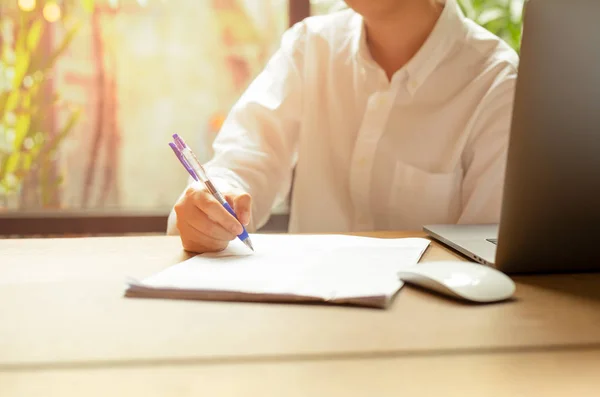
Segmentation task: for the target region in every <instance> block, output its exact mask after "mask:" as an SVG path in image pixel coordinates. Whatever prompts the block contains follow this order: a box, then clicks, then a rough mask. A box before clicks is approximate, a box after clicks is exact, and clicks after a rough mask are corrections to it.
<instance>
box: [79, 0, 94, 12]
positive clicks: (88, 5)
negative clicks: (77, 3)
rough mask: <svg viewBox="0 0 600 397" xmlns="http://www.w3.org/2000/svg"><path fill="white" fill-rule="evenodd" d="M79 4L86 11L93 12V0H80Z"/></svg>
mask: <svg viewBox="0 0 600 397" xmlns="http://www.w3.org/2000/svg"><path fill="white" fill-rule="evenodd" d="M81 5H83V8H84V9H85V10H86V11H87V12H89V13H92V12H94V0H81Z"/></svg>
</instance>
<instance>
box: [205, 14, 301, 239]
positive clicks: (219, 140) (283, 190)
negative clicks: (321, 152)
mask: <svg viewBox="0 0 600 397" xmlns="http://www.w3.org/2000/svg"><path fill="white" fill-rule="evenodd" d="M304 41H305V28H304V25H303V23H298V24H296V25H295V26H293V27H292V28H290V29H289V30H288V31H286V32H285V33H284V35H283V38H282V41H281V45H280V47H279V49H278V50H277V51H276V52H275V54H274V55H273V56H272V57H271V59H270V60H269V62H268V63H267V65H266V67H265V68H264V70H263V71H262V72H261V73H260V74H259V75H258V76H257V77H256V79H255V80H254V81H253V82H252V83H251V84H250V86H249V87H248V89H247V90H246V91H245V93H244V94H243V95H242V96H241V98H240V99H239V100H238V102H237V103H236V104H235V105H234V107H233V108H232V110H231V112H230V113H229V115H228V117H227V119H226V120H225V122H224V124H223V127H222V129H221V131H220V132H219V134H218V135H217V137H216V139H215V141H214V144H213V148H214V156H213V158H212V159H211V160H210V161H209V162H208V163H207V165H206V168H207V172H208V173H209V175H210V177H211V178H213V179H215V183H216V184H217V185H221V186H222V187H224V188H225V189H226V188H227V185H229V186H230V187H233V188H237V189H241V190H243V191H245V192H247V193H249V194H250V195H251V196H252V201H253V205H252V217H251V218H252V221H251V225H250V229H251V230H255V229H257V228H259V227H260V226H262V225H264V223H266V221H267V220H268V219H269V216H270V213H271V210H272V207H273V205H274V204H275V203H276V201H277V199H283V198H285V196H286V195H287V193H288V191H289V188H290V185H291V178H292V170H293V166H294V162H295V154H296V150H297V141H298V134H299V123H300V115H301V113H302V109H301V106H302V76H301V69H302V63H303V57H304Z"/></svg>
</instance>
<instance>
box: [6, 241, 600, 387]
mask: <svg viewBox="0 0 600 397" xmlns="http://www.w3.org/2000/svg"><path fill="white" fill-rule="evenodd" d="M412 235H414V234H412ZM378 236H381V237H392V236H395V237H403V236H407V235H406V234H390V233H383V234H378ZM0 255H1V256H0V319H1V321H0V395H2V396H5V395H9V396H12V395H19V396H20V395H28V394H27V391H28V390H29V391H32V392H33V391H34V390H35V387H38V386H39V387H42V386H40V385H47V386H48V387H56V390H59V391H61V390H62V391H64V390H65V388H67V387H69V382H75V383H77V382H78V381H81V382H82V384H86V385H97V388H95V389H94V390H85V393H86V394H87V395H89V394H93V393H96V392H97V393H98V395H114V393H108V392H106V393H104V394H102V393H101V391H108V390H109V388H110V387H111V382H112V381H109V380H111V379H112V380H114V381H115V382H117V383H118V384H120V383H119V382H122V383H123V385H124V387H125V390H129V389H127V387H130V388H131V389H130V390H131V392H130V393H125V392H124V393H122V394H123V395H125V394H127V395H136V393H137V394H140V395H159V394H156V392H154V393H155V394H152V393H153V392H150V390H161V385H162V386H164V387H169V385H171V384H179V385H184V384H185V385H188V386H189V388H184V389H181V393H177V394H178V395H187V394H186V393H188V394H189V395H194V392H193V391H196V392H198V391H200V389H201V388H202V387H205V385H213V387H215V388H216V387H220V386H224V385H223V383H222V382H225V381H226V379H228V378H230V377H231V379H236V385H237V386H231V387H232V388H233V387H240V389H239V390H244V388H243V387H244V385H245V386H247V387H250V388H251V387H252V385H254V386H256V387H258V386H261V387H265V389H268V390H267V391H269V390H271V391H272V392H273V394H274V395H275V394H277V393H276V391H277V390H278V388H283V387H284V386H285V385H286V383H288V384H289V383H290V382H292V383H294V384H296V383H297V382H304V381H306V382H307V383H306V387H305V388H303V389H298V392H299V391H300V390H308V391H310V390H313V389H311V387H314V388H315V389H314V390H320V389H323V390H328V391H329V390H331V393H329V392H327V393H323V394H332V393H336V392H337V391H340V390H345V391H349V389H352V385H353V384H356V389H353V390H350V391H351V392H355V393H357V394H355V395H365V394H361V393H359V391H360V390H362V391H365V389H364V388H363V389H360V384H361V382H366V383H365V384H367V383H369V384H371V385H373V384H375V383H377V382H379V381H380V382H382V385H381V387H382V388H383V389H382V391H386V390H392V389H393V390H404V391H411V390H412V391H415V390H418V389H417V383H416V382H417V380H419V379H425V378H427V377H429V375H428V374H427V368H430V367H431V368H434V369H435V372H436V374H437V373H438V372H440V373H441V374H439V376H442V378H441V379H440V380H441V381H442V382H449V380H451V378H452V377H451V376H450V375H448V374H452V373H454V372H452V371H455V372H456V371H459V370H460V369H461V368H462V369H464V370H465V371H466V370H469V371H472V370H473V368H475V369H476V370H477V371H480V372H481V374H482V376H484V377H485V378H486V379H489V380H490V382H491V384H493V385H494V387H495V384H494V383H495V382H496V380H498V382H497V383H503V382H500V380H499V378H497V377H495V376H496V375H494V374H496V371H499V373H500V374H509V375H508V376H513V375H512V374H516V375H518V374H520V372H519V371H517V369H519V368H521V369H522V370H523V371H524V373H527V371H529V372H535V368H536V366H535V365H532V366H528V365H529V364H518V363H519V362H520V360H525V359H526V357H527V356H522V355H523V354H527V355H531V357H532V358H531V360H532V361H531V362H532V363H546V362H547V361H548V360H550V361H548V362H554V361H552V360H561V361H562V360H563V359H564V360H572V361H569V362H572V368H571V369H572V371H573V373H576V372H579V371H581V373H582V376H583V377H584V378H585V376H584V375H585V373H586V372H585V371H584V370H585V368H588V367H585V366H583V364H581V365H580V364H578V361H577V360H576V359H575V358H574V357H579V356H581V357H582V360H584V359H585V360H588V359H589V360H590V362H594V359H595V362H596V363H598V362H599V361H600V360H598V357H599V356H598V354H599V353H598V351H599V350H600V288H598V286H599V285H600V275H598V274H594V275H572V276H540V277H519V278H517V279H516V281H517V284H518V285H517V294H516V300H515V301H513V302H509V303H503V304H496V305H487V306H474V305H469V304H463V303H459V302H457V301H452V300H448V299H445V298H441V297H439V296H436V295H432V294H430V293H428V292H424V291H420V290H417V289H414V288H411V287H409V286H407V287H405V288H403V289H402V290H401V291H400V293H399V294H398V296H397V297H396V300H395V302H394V304H393V305H392V307H391V308H390V309H389V310H375V309H361V308H348V307H336V306H308V305H281V304H250V303H217V302H189V301H187V302H184V301H167V300H143V299H130V298H124V297H123V291H124V288H125V283H124V281H125V278H126V277H127V276H134V277H144V276H146V275H148V274H151V273H153V272H155V271H157V270H160V269H162V268H164V267H166V266H168V265H170V264H173V263H175V262H177V261H180V260H182V259H184V258H185V255H183V253H182V251H181V249H180V245H179V241H178V239H177V238H171V237H142V238H134V237H127V238H94V239H91V238H90V239H64V240H61V239H59V240H0ZM452 255H453V254H452V253H450V252H448V251H447V250H445V249H443V248H441V247H439V246H438V245H436V244H432V247H431V248H430V249H429V250H428V252H427V253H426V254H425V257H424V259H423V260H433V259H444V258H448V257H450V256H452ZM453 357H455V358H453ZM459 358H460V359H459ZM582 362H587V361H582ZM419 363H421V364H419ZM589 365H590V366H591V367H593V368H594V369H595V371H596V373H598V372H600V367H599V366H598V364H595V366H594V365H592V364H589ZM524 366H525V367H524ZM372 367H380V368H382V369H381V371H382V373H381V374H379V373H378V374H379V375H377V376H375V377H374V378H371V379H370V378H369V376H367V375H365V376H359V375H360V374H362V373H365V374H370V373H372V371H373V369H370V368H372ZM448 367H450V368H454V369H450V370H446V369H444V368H448ZM443 369H444V370H443ZM499 369H500V370H499ZM259 370H260V371H259ZM328 371H331V373H332V374H334V375H335V376H338V375H339V377H340V379H341V377H344V378H343V379H344V380H343V381H341V380H340V381H339V384H338V383H337V381H336V382H334V381H333V379H334V378H327V377H325V378H324V379H321V378H323V376H324V375H323V374H326V373H328ZM407 371H408V373H410V376H408V377H404V376H403V373H407ZM444 371H450V372H448V374H446V375H444ZM515 371H516V372H515ZM172 373H177V374H179V375H177V376H175V377H174V378H172V377H170V375H169V374H172ZM262 373H264V374H269V376H268V378H269V382H273V383H272V384H271V383H269V382H265V381H264V380H261V379H260V377H261V376H264V375H260V374H262ZM271 373H272V374H273V376H271ZM559 373H560V368H558V367H556V368H555V367H553V366H549V367H547V370H546V371H545V372H543V371H542V372H540V373H539V374H544V375H543V376H548V377H549V378H547V379H554V378H553V376H555V375H558V374H559ZM319 374H320V375H321V377H319V376H318V375H319ZM353 374H354V375H353ZM436 376H438V375H436ZM498 376H500V375H498ZM541 376H542V375H539V376H538V377H537V378H535V377H533V378H531V379H530V380H528V379H525V378H523V379H521V378H519V376H517V378H519V379H521V381H520V382H521V383H520V384H521V386H522V387H523V388H525V389H526V388H527V387H531V385H533V384H537V385H538V386H539V385H540V384H541V383H540V382H541V381H542V378H541ZM346 377H348V379H346ZM444 377H445V378H444ZM275 378H280V379H281V380H276V379H275ZM312 378H314V379H313V380H310V379H312ZM407 378H410V379H409V380H410V381H407ZM23 379H30V380H31V382H30V381H27V382H25V383H23ZM161 379H162V380H161ZM186 379H187V381H186ZM192 379H196V381H193V382H192V383H188V381H191V380H192ZM197 379H204V380H203V381H202V382H200V381H199V380H197ZM238 380H239V381H238ZM463 380H464V381H465V382H467V381H468V378H466V377H465V378H464V379H463ZM37 382H39V383H37ZM145 382H146V383H145ZM161 382H163V383H161ZM178 382H183V383H178ZM532 382H533V383H532ZM586 382H587V383H586ZM143 383H145V385H144V384H143ZM265 383H269V384H268V385H267V384H265ZM334 383H335V384H334ZM426 383H427V382H426ZM113 384H114V383H113ZM553 384H554V383H553ZM557 384H558V385H560V384H562V385H564V386H565V388H566V387H567V386H572V385H570V384H569V382H568V381H565V382H564V383H557ZM2 385H9V387H12V389H8V390H9V391H15V392H14V393H13V394H11V393H10V392H9V393H8V394H4V393H3V392H2V387H4V386H2ZM36 385H38V386H36ZM411 385H412V386H411ZM582 385H584V386H585V385H592V378H585V379H584V382H583V383H582ZM487 386H488V387H489V386H490V385H487ZM500 386H501V388H500V389H498V390H506V391H507V392H508V391H510V390H511V389H510V385H506V384H501V385H500ZM521 386H519V384H517V385H516V386H515V387H521ZM599 386H600V384H596V387H597V388H599ZM173 387H175V386H173ZM207 387H208V386H207ZM228 387H229V386H228ZM303 387H304V384H303ZM386 387H388V389H386ZM419 387H421V386H419ZM422 387H424V389H423V390H429V389H428V388H434V387H435V386H434V385H432V382H429V383H427V384H426V386H422ZM32 388H33V389H32ZM525 389H523V390H525ZM559 389H560V388H558V389H556V390H559ZM47 390H51V389H47ZM215 390H216V389H215ZM231 390H232V391H234V390H236V389H231ZM431 390H434V389H431ZM439 390H444V392H445V393H446V394H445V395H449V394H448V392H449V390H447V389H446V388H445V387H442V386H440V389H439ZM480 390H484V389H480ZM565 390H566V389H565ZM119 394H120V393H119ZM225 394H226V393H225ZM308 394H311V393H308ZM317 394H321V393H317ZM367 394H368V395H373V394H371V393H367ZM47 395H49V394H47ZM56 395H66V393H62V394H61V393H59V392H57V393H56ZM196 395H197V394H196ZM226 395H227V394H226ZM232 395H233V394H232ZM280 395H281V394H280ZM286 395H293V394H286ZM298 395H301V393H299V394H298ZM346 395H351V394H347V393H346ZM487 395H490V394H489V393H488V394H487ZM543 395H545V396H547V395H554V394H543ZM556 395H559V394H556Z"/></svg>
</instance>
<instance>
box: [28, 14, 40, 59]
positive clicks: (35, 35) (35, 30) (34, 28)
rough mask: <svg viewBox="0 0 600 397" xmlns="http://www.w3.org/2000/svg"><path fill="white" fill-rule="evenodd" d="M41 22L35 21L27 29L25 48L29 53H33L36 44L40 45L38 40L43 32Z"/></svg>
mask: <svg viewBox="0 0 600 397" xmlns="http://www.w3.org/2000/svg"><path fill="white" fill-rule="evenodd" d="M43 27H44V25H43V22H42V20H41V19H38V20H36V21H35V22H33V24H32V25H31V28H29V32H28V33H27V48H28V49H29V51H35V50H36V48H37V46H38V44H39V43H40V38H41V37H42V30H43Z"/></svg>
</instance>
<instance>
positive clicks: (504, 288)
mask: <svg viewBox="0 0 600 397" xmlns="http://www.w3.org/2000/svg"><path fill="white" fill-rule="evenodd" d="M398 276H399V277H400V279H401V280H403V281H405V282H407V283H409V284H415V285H418V286H420V287H423V288H426V289H431V290H434V291H437V292H440V293H442V294H446V295H450V296H452V297H455V298H461V299H466V300H469V301H473V302H481V303H487V302H497V301H502V300H506V299H508V298H510V297H511V296H512V295H513V294H514V292H515V283H514V282H513V281H512V280H511V279H510V278H509V277H508V276H507V275H505V274H504V273H502V272H500V271H499V270H496V269H494V268H492V267H489V266H485V265H480V264H478V263H475V262H464V261H438V262H424V263H420V264H417V265H415V266H411V267H407V268H406V269H402V271H400V273H398Z"/></svg>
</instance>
